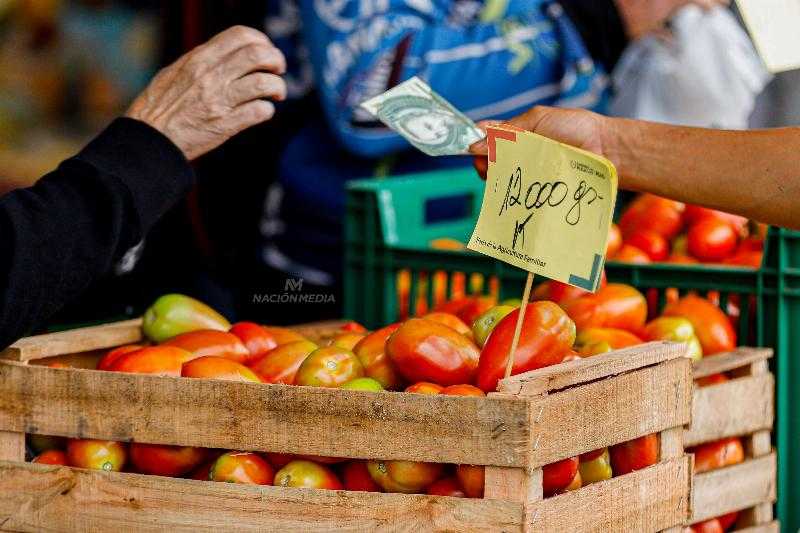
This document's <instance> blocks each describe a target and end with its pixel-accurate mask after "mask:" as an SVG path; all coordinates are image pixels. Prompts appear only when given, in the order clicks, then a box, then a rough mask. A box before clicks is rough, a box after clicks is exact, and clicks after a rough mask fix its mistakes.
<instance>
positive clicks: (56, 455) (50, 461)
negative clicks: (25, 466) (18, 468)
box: [31, 450, 69, 466]
mask: <svg viewBox="0 0 800 533" xmlns="http://www.w3.org/2000/svg"><path fill="white" fill-rule="evenodd" d="M31 462H32V463H39V464H41V465H61V466H67V465H68V464H69V460H68V459H67V454H66V453H65V452H63V451H62V450H47V451H44V452H42V453H40V454H39V455H37V456H36V457H34V458H33V460H32V461H31Z"/></svg>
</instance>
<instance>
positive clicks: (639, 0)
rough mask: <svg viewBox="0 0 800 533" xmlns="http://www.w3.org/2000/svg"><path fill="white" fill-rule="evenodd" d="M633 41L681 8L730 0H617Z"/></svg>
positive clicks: (704, 7) (703, 5) (662, 25)
mask: <svg viewBox="0 0 800 533" xmlns="http://www.w3.org/2000/svg"><path fill="white" fill-rule="evenodd" d="M615 1H616V4H617V9H618V10H619V13H620V16H621V17H622V20H623V22H624V23H625V29H626V32H627V34H628V38H629V39H630V40H632V41H635V40H636V39H638V38H640V37H643V36H644V35H646V34H648V33H651V32H654V31H658V30H660V29H662V28H663V27H664V24H666V22H667V20H669V19H670V18H671V17H672V15H674V14H675V12H676V11H678V10H679V9H680V8H682V7H684V6H687V5H690V4H694V5H698V6H700V7H702V8H703V9H711V8H713V7H716V6H720V5H728V4H729V3H730V0H615Z"/></svg>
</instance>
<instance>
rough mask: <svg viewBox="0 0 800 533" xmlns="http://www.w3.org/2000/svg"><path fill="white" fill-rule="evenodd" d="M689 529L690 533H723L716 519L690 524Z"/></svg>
mask: <svg viewBox="0 0 800 533" xmlns="http://www.w3.org/2000/svg"><path fill="white" fill-rule="evenodd" d="M689 529H690V530H691V532H692V533H723V532H724V531H725V530H724V529H723V528H722V524H720V522H719V520H717V519H716V518H711V519H709V520H704V521H702V522H698V523H696V524H692V525H691V526H690V527H689Z"/></svg>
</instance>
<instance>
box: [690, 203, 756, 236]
mask: <svg viewBox="0 0 800 533" xmlns="http://www.w3.org/2000/svg"><path fill="white" fill-rule="evenodd" d="M683 219H684V220H685V221H686V225H687V226H693V225H695V224H697V223H698V222H701V221H703V220H706V219H714V220H718V221H722V222H725V223H726V224H728V225H729V226H730V227H731V228H732V229H733V230H734V231H735V232H736V234H737V235H745V234H746V233H747V224H748V222H749V220H748V219H747V217H742V216H739V215H732V214H730V213H725V212H723V211H717V210H716V209H709V208H708V207H701V206H699V205H692V204H687V205H686V210H685V211H684V212H683Z"/></svg>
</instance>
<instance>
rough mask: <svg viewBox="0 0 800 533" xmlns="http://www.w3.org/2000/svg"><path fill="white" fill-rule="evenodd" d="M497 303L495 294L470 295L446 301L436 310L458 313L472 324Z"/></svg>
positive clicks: (457, 314) (462, 318)
mask: <svg viewBox="0 0 800 533" xmlns="http://www.w3.org/2000/svg"><path fill="white" fill-rule="evenodd" d="M495 305H497V298H495V297H494V296H468V297H465V298H459V299H456V300H451V301H449V302H446V303H444V304H442V305H440V306H439V307H437V308H436V311H440V312H443V313H450V314H452V315H456V316H457V317H458V318H460V319H461V320H463V321H464V323H465V324H472V323H473V322H475V319H476V318H478V317H479V316H481V315H482V314H483V313H484V312H486V311H488V310H489V309H491V308H492V307H494V306H495Z"/></svg>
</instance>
